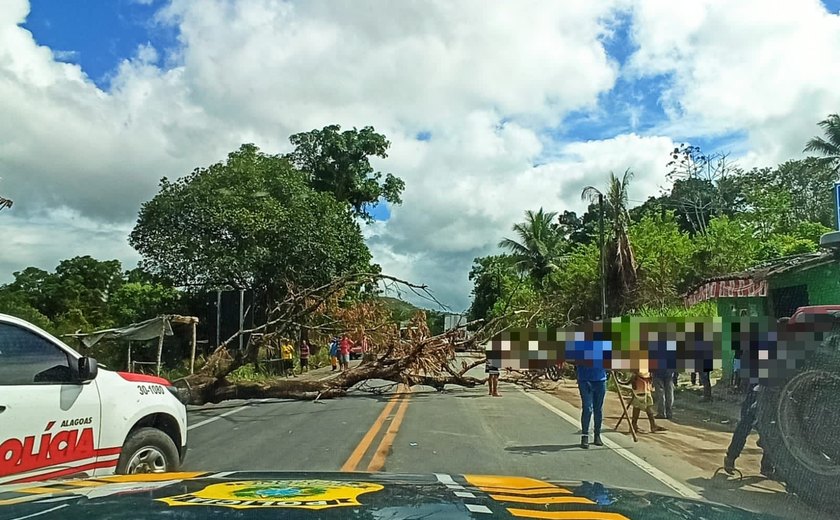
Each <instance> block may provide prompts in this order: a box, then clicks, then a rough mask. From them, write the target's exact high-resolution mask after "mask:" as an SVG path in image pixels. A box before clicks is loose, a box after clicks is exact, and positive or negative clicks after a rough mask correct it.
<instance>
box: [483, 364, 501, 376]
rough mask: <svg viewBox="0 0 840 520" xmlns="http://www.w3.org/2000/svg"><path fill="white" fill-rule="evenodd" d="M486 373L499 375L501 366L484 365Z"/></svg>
mask: <svg viewBox="0 0 840 520" xmlns="http://www.w3.org/2000/svg"><path fill="white" fill-rule="evenodd" d="M484 373H485V374H487V375H490V376H497V375H499V367H494V366H492V365H491V366H488V367H484Z"/></svg>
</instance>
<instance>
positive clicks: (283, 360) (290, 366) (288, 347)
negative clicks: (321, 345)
mask: <svg viewBox="0 0 840 520" xmlns="http://www.w3.org/2000/svg"><path fill="white" fill-rule="evenodd" d="M311 352H312V345H310V344H309V340H307V339H301V340H300V341H299V342H298V348H297V355H298V359H299V360H300V373H301V374H303V373H304V372H308V371H309V355H310V353H311ZM280 372H281V375H283V376H286V377H292V376H295V347H293V346H292V342H291V341H289V339H287V338H283V339H282V340H281V342H280Z"/></svg>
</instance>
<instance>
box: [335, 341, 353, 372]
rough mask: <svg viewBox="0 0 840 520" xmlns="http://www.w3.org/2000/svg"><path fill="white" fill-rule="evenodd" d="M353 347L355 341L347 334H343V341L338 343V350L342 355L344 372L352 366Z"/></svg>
mask: <svg viewBox="0 0 840 520" xmlns="http://www.w3.org/2000/svg"><path fill="white" fill-rule="evenodd" d="M352 348H353V341H352V340H351V339H350V338H349V337H347V334H344V335H343V336H341V341H340V342H339V344H338V352H339V354H340V355H341V358H340V361H341V371H342V372H344V371H345V370H348V369H349V368H350V349H352Z"/></svg>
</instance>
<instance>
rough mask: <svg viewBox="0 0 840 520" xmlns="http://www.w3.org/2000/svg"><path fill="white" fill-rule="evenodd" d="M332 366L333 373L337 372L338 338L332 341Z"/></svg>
mask: <svg viewBox="0 0 840 520" xmlns="http://www.w3.org/2000/svg"><path fill="white" fill-rule="evenodd" d="M330 364H331V365H332V371H333V372H335V370H336V367H337V366H338V338H333V339H332V341H330Z"/></svg>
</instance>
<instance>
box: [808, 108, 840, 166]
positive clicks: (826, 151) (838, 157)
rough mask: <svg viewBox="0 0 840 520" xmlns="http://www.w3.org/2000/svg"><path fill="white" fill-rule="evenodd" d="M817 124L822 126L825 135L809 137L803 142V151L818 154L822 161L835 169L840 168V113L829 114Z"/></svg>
mask: <svg viewBox="0 0 840 520" xmlns="http://www.w3.org/2000/svg"><path fill="white" fill-rule="evenodd" d="M817 124H818V125H819V126H820V128H822V130H823V133H824V134H825V137H820V136H815V137H813V138H811V139H810V140H809V141H808V142H807V143H806V144H805V151H806V152H816V153H818V154H820V155H821V156H822V157H823V162H825V163H827V164H829V165H831V166H832V167H833V169H834V170H835V171H837V170H839V169H840V114H829V115H828V117H826V118H825V119H823V120H822V121H820V122H819V123H817Z"/></svg>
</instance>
